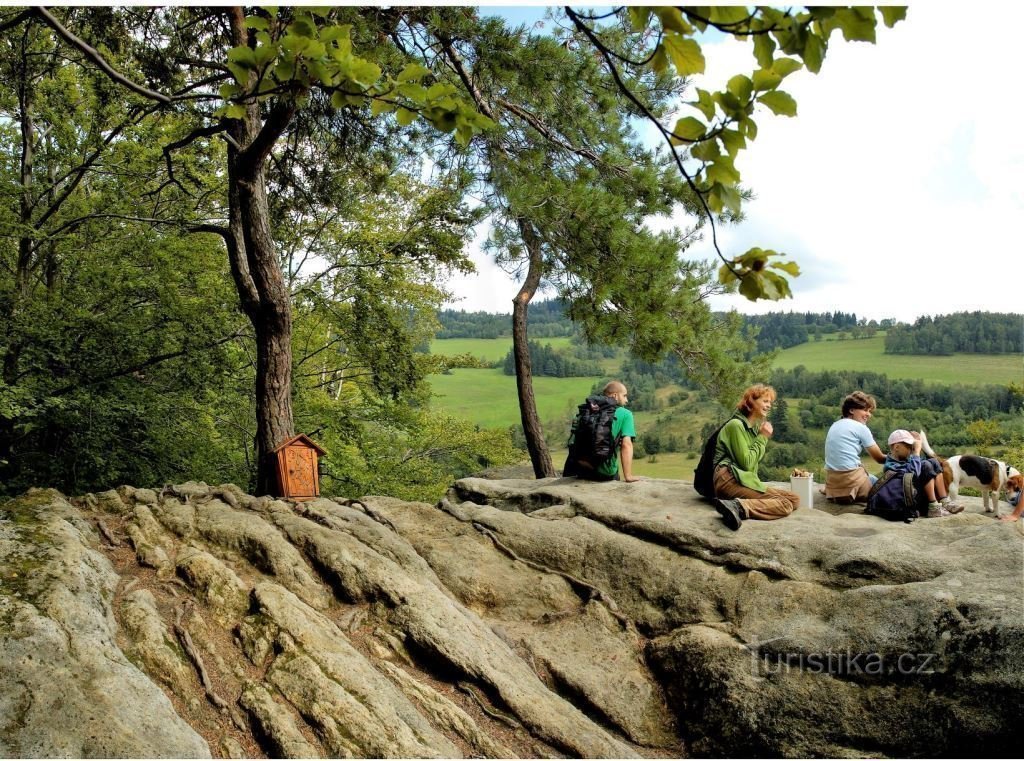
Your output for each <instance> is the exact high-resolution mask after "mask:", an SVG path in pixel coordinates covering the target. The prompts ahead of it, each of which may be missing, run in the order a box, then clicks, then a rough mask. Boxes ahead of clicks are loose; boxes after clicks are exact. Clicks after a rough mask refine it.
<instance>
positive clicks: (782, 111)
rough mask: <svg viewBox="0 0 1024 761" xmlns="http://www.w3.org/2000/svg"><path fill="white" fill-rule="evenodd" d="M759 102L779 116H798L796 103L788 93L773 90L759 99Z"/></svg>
mask: <svg viewBox="0 0 1024 761" xmlns="http://www.w3.org/2000/svg"><path fill="white" fill-rule="evenodd" d="M757 99H758V101H759V102H761V103H763V104H764V105H766V106H768V108H770V109H771V110H772V112H773V113H775V114H776V115H779V116H796V101H795V100H793V96H792V95H790V94H789V93H788V92H783V91H782V90H772V91H771V92H766V93H764V94H763V95H759V96H758V97H757Z"/></svg>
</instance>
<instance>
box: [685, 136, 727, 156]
mask: <svg viewBox="0 0 1024 761" xmlns="http://www.w3.org/2000/svg"><path fill="white" fill-rule="evenodd" d="M690 155H691V156H693V157H694V158H695V159H700V160H701V161H714V160H715V159H716V158H718V157H719V156H721V155H722V151H721V149H719V147H718V141H717V140H702V141H701V142H699V143H697V144H696V145H694V146H692V147H691V148H690Z"/></svg>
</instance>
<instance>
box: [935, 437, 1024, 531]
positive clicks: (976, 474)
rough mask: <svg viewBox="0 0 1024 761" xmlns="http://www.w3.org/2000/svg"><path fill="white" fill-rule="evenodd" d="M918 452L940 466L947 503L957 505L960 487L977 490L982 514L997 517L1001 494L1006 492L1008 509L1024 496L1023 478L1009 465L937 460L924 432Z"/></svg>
mask: <svg viewBox="0 0 1024 761" xmlns="http://www.w3.org/2000/svg"><path fill="white" fill-rule="evenodd" d="M921 448H922V449H923V450H924V451H925V453H926V454H927V455H928V456H929V457H934V458H935V459H937V460H938V461H939V463H940V464H941V465H942V480H943V481H945V482H946V490H947V491H948V492H949V498H950V499H952V500H954V501H956V498H957V494H959V492H960V487H961V486H970V487H973V488H975V489H980V490H981V498H982V502H983V504H984V505H985V512H989V513H991V512H994V513H995V514H996V515H999V494H1000V492H1003V491H1005V492H1006V501H1007V502H1009V503H1010V506H1011V507H1016V506H1017V504H1018V503H1019V502H1020V498H1021V493H1022V492H1024V476H1021V474H1020V471H1018V470H1017V469H1016V468H1014V467H1013V466H1012V465H1007V464H1006V463H1005V462H1003V461H1002V460H994V459H992V458H991V457H980V456H979V455H974V454H958V455H953V456H952V457H950V458H949V459H946V458H944V457H939V456H938V455H937V454H935V452H934V451H932V448H931V446H930V445H929V444H928V437H927V436H926V435H925V432H924V431H921ZM990 498H991V502H990Z"/></svg>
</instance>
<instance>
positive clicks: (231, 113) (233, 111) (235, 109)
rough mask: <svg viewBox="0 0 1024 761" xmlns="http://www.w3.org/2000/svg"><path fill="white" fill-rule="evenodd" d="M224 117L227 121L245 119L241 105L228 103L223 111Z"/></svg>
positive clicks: (243, 108)
mask: <svg viewBox="0 0 1024 761" xmlns="http://www.w3.org/2000/svg"><path fill="white" fill-rule="evenodd" d="M224 116H226V117H227V118H228V119H242V118H244V117H245V106H243V105H242V104H241V103H229V104H228V107H227V108H225V109H224Z"/></svg>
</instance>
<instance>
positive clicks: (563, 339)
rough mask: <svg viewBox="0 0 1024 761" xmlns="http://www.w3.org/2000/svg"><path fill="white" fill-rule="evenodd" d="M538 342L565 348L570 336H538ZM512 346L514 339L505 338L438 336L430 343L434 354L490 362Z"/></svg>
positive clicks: (496, 359) (503, 354) (500, 356)
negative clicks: (464, 356) (479, 358)
mask: <svg viewBox="0 0 1024 761" xmlns="http://www.w3.org/2000/svg"><path fill="white" fill-rule="evenodd" d="M535 340H536V341H537V343H541V344H551V346H552V347H554V348H555V349H565V348H567V347H568V346H569V337H568V336H559V337H557V338H538V339H535ZM511 348H512V339H511V338H510V337H505V338H437V339H434V341H433V342H432V343H431V344H430V351H431V353H433V354H445V355H447V356H449V357H452V356H456V355H458V354H469V355H471V356H473V357H481V358H483V359H484V360H486V361H488V362H497V361H498V360H499V359H505V355H506V354H508V350H509V349H511Z"/></svg>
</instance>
